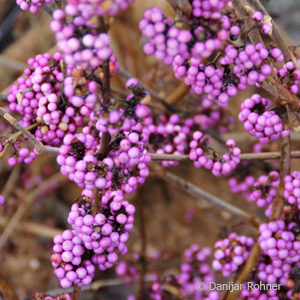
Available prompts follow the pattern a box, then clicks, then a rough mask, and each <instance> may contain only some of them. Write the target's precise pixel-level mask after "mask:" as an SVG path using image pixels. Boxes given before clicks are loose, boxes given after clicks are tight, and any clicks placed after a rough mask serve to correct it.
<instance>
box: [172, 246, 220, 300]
mask: <svg viewBox="0 0 300 300" xmlns="http://www.w3.org/2000/svg"><path fill="white" fill-rule="evenodd" d="M210 255H211V250H210V249H209V248H207V247H204V248H200V247H199V245H197V244H194V245H192V246H190V247H189V248H187V249H186V250H185V251H184V256H183V262H182V263H181V265H180V274H179V275H178V276H176V280H177V282H178V284H179V285H180V290H181V292H182V293H183V294H184V295H186V296H188V297H192V298H193V299H199V300H201V299H211V300H218V299H219V297H220V295H219V292H218V291H214V290H209V289H207V290H204V291H199V290H197V283H199V282H201V283H204V284H206V286H209V284H210V282H215V275H214V273H213V271H212V269H211V267H210V265H209V264H208V259H209V258H210Z"/></svg>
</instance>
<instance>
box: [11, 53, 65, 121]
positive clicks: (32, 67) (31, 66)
mask: <svg viewBox="0 0 300 300" xmlns="http://www.w3.org/2000/svg"><path fill="white" fill-rule="evenodd" d="M61 58H62V56H61V54H60V53H58V52H56V53H54V54H53V56H52V57H51V55H50V54H49V53H44V54H38V55H37V56H36V57H34V58H30V59H28V61H27V63H28V68H26V69H25V70H24V75H25V77H19V78H18V79H17V83H16V84H14V85H12V86H10V88H9V91H8V92H9V94H8V96H7V100H8V101H9V109H10V110H11V111H16V112H18V113H19V114H20V115H22V116H23V119H22V120H21V124H22V125H23V126H24V127H28V126H30V125H31V124H32V123H33V122H34V121H35V120H36V118H37V110H38V108H39V102H40V99H41V98H43V97H46V96H49V95H50V94H55V95H57V94H59V92H60V83H61V82H62V81H63V73H62V71H61V67H60V63H61Z"/></svg>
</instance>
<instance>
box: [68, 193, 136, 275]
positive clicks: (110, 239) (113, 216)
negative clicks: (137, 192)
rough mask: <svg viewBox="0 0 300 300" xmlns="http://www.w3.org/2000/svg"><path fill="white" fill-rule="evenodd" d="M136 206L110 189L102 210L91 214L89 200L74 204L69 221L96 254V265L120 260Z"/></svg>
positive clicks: (110, 264) (125, 250)
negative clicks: (119, 254)
mask: <svg viewBox="0 0 300 300" xmlns="http://www.w3.org/2000/svg"><path fill="white" fill-rule="evenodd" d="M134 212H135V207H134V206H133V205H132V204H129V203H128V202H127V201H123V200H122V193H114V192H108V193H106V194H104V195H103V197H102V206H101V209H100V212H99V213H97V214H96V215H95V216H93V215H92V213H91V205H90V203H88V202H85V203H83V204H80V203H78V204H77V203H75V204H73V205H72V208H71V212H70V214H69V217H68V222H69V223H70V224H71V225H72V227H73V229H74V230H75V231H76V233H77V235H78V237H80V239H82V241H83V244H84V247H85V248H86V249H88V250H92V251H93V253H95V254H94V255H93V256H92V261H93V263H94V264H96V265H98V268H99V269H100V270H106V269H108V268H110V267H111V266H112V265H114V264H115V263H116V262H117V260H118V255H117V252H118V251H119V252H120V253H121V254H122V255H124V254H126V253H127V247H126V245H125V243H126V242H127V240H128V238H129V232H130V231H131V229H132V227H133V221H134Z"/></svg>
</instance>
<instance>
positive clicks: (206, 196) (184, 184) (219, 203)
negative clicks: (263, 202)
mask: <svg viewBox="0 0 300 300" xmlns="http://www.w3.org/2000/svg"><path fill="white" fill-rule="evenodd" d="M158 176H161V178H162V179H165V180H168V181H170V182H171V183H173V184H176V186H179V187H181V188H183V189H184V190H185V191H187V192H188V193H189V194H190V195H192V196H194V197H197V198H201V199H203V200H205V201H207V202H208V203H211V204H213V205H215V206H216V207H219V208H221V209H225V210H226V211H228V212H229V213H231V214H234V215H237V216H240V217H242V218H244V219H245V220H247V221H248V222H249V223H250V224H251V225H254V226H255V227H258V226H259V224H260V223H261V220H259V219H258V218H257V217H256V216H254V215H252V214H250V213H248V212H246V211H244V210H242V209H240V208H238V207H236V206H234V205H232V204H230V203H228V202H225V201H224V200H222V199H220V198H218V197H216V196H214V195H212V194H210V193H208V192H206V191H204V190H202V189H201V188H199V187H198V186H195V185H194V184H192V183H190V182H188V181H186V180H185V179H183V178H180V177H178V176H176V175H174V174H172V173H170V172H164V171H161V172H159V174H158Z"/></svg>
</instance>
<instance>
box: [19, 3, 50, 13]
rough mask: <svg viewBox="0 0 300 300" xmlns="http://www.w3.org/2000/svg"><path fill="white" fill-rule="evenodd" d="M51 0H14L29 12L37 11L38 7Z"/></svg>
mask: <svg viewBox="0 0 300 300" xmlns="http://www.w3.org/2000/svg"><path fill="white" fill-rule="evenodd" d="M51 2H52V0H16V3H17V4H18V5H19V6H20V8H21V9H22V10H29V12H30V13H32V14H35V13H37V11H38V9H39V8H40V7H43V6H44V5H46V4H51Z"/></svg>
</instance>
